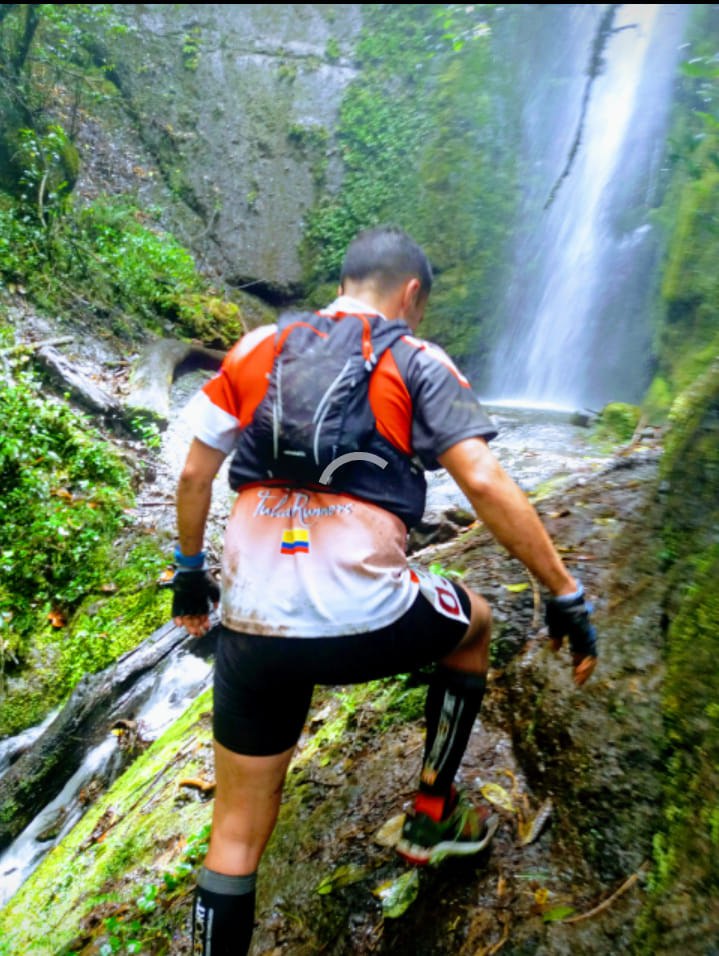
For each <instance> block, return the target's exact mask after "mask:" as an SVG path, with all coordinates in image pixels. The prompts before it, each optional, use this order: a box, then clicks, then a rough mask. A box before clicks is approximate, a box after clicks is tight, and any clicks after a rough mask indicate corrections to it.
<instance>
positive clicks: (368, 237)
mask: <svg viewBox="0 0 719 956" xmlns="http://www.w3.org/2000/svg"><path fill="white" fill-rule="evenodd" d="M407 278H417V279H419V282H420V288H421V290H422V293H423V294H424V295H429V293H430V290H431V288H432V266H431V265H430V264H429V259H428V258H427V255H426V253H425V251H424V249H422V247H421V246H419V245H417V243H416V242H415V241H414V239H412V238H411V237H410V236H408V235H407V233H406V232H404V230H402V229H400V228H399V227H398V226H376V227H375V228H373V229H365V230H364V231H363V232H360V233H359V234H358V235H357V236H355V238H354V239H353V240H352V242H351V243H350V245H349V248H348V249H347V253H346V254H345V258H344V262H343V263H342V271H341V272H340V283H341V284H343V283H344V281H345V279H355V280H357V281H362V280H364V279H373V280H374V281H375V282H377V283H378V285H379V286H380V287H381V288H382V289H393V288H394V287H395V286H396V285H398V284H399V283H400V282H402V281H403V280H405V279H407Z"/></svg>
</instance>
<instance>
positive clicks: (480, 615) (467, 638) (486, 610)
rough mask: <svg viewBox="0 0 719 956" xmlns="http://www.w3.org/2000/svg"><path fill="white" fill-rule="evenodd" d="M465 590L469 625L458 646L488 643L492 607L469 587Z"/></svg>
mask: <svg viewBox="0 0 719 956" xmlns="http://www.w3.org/2000/svg"><path fill="white" fill-rule="evenodd" d="M465 590H466V591H467V594H468V595H469V602H470V608H471V614H470V621H469V627H468V628H467V632H466V633H465V635H464V638H463V639H462V643H461V645H460V646H461V647H469V646H472V645H476V644H487V645H488V644H489V640H490V637H491V634H492V609H491V607H490V606H489V604H488V603H487V601H486V600H485V599H484V598H483V597H482V596H481V595H480V594H477V593H476V592H475V591H471V590H470V589H469V588H466V589H465Z"/></svg>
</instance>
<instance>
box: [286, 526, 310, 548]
mask: <svg viewBox="0 0 719 956" xmlns="http://www.w3.org/2000/svg"><path fill="white" fill-rule="evenodd" d="M280 550H281V552H282V554H309V550H310V533H309V531H308V530H307V529H306V528H288V529H287V530H286V531H283V532H282V547H281V549H280Z"/></svg>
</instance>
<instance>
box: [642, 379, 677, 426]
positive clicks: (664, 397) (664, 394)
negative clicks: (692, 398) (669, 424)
mask: <svg viewBox="0 0 719 956" xmlns="http://www.w3.org/2000/svg"><path fill="white" fill-rule="evenodd" d="M671 404H672V390H671V387H670V385H669V383H668V382H667V380H666V379H665V378H662V377H661V376H660V375H656V376H655V377H654V378H653V379H652V383H651V385H650V386H649V389H648V391H647V394H646V395H645V396H644V399H643V401H642V415H643V416H644V417H645V418H646V420H647V422H649V423H650V424H652V425H661V424H663V423H664V422H665V421H666V419H667V416H668V414H669V409H670V407H671Z"/></svg>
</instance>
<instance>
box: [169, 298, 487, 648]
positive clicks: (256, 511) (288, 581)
mask: <svg viewBox="0 0 719 956" xmlns="http://www.w3.org/2000/svg"><path fill="white" fill-rule="evenodd" d="M358 313H361V314H367V313H371V314H374V315H376V312H374V311H373V310H371V309H369V308H368V307H367V306H366V305H365V304H364V303H361V302H357V301H356V300H353V299H350V298H349V297H347V296H342V297H340V299H338V300H337V301H336V302H335V303H333V304H332V306H330V308H329V309H327V310H324V312H323V314H330V315H331V316H333V317H336V319H337V321H341V318H342V315H343V314H355V315H356V314H358ZM274 332H275V327H274V326H269V327H263V328H260V329H256V330H254V331H253V332H250V333H249V334H248V335H246V336H244V337H243V338H242V339H241V340H240V341H239V342H238V343H237V345H236V346H235V347H234V348H233V349H232V350H231V351H230V352H229V354H228V355H227V357H226V359H225V361H224V362H223V366H222V369H221V370H220V372H219V374H218V375H217V376H216V377H215V378H214V379H213V380H212V381H210V382H209V383H208V384H207V385H206V386H205V387H204V388H203V389H202V391H201V392H200V393H199V394H198V395H197V396H196V397H195V398H194V399H193V400H192V402H191V403H190V406H189V407H188V417H189V420H190V423H191V427H192V430H193V434H194V435H195V436H196V437H197V438H199V439H200V440H201V441H203V442H205V443H206V444H208V445H210V446H211V447H213V448H217V449H220V450H222V451H224V452H226V453H229V452H230V451H232V449H233V447H234V445H235V442H236V441H237V437H238V435H239V433H240V430H241V429H243V428H245V427H246V426H247V425H248V424H249V423H250V421H251V420H252V415H253V413H254V411H255V409H256V408H257V406H258V404H259V403H260V401H261V400H262V398H263V396H264V394H265V391H266V388H267V378H268V374H269V371H270V369H271V367H272V361H273V358H274V339H275V337H274ZM369 402H370V405H371V408H372V411H373V414H374V416H375V419H376V428H377V431H378V432H379V434H380V435H381V436H382V437H383V438H384V439H386V440H387V441H388V442H389V443H390V444H391V445H392V446H394V448H396V449H397V450H398V451H399V452H401V453H402V454H403V455H406V456H411V457H412V458H413V459H415V460H416V461H418V462H420V463H421V466H422V467H424V468H426V469H436V468H438V467H439V463H438V461H437V458H438V457H439V456H440V455H442V454H443V453H444V452H445V451H446V450H447V449H449V448H450V447H452V445H454V444H456V443H457V442H458V441H461V440H463V439H465V438H469V437H482V438H484V439H486V440H489V439H490V438H492V437H494V435H495V434H496V431H495V429H494V427H493V425H492V423H491V422H490V420H489V418H488V417H487V415H486V414H485V412H484V411H483V409H482V408H481V406H480V404H479V402H478V401H477V399H476V397H475V396H474V394H473V392H472V390H471V387H470V385H469V382H468V381H467V379H466V378H464V376H463V375H462V374H461V373H460V372H459V371H458V369H457V368H456V367H455V366H454V364H453V363H452V361H451V359H450V358H449V356H447V354H446V353H445V352H444V351H443V350H442V349H440V348H438V347H437V346H435V345H432V344H431V343H427V342H424V341H423V340H421V339H417V338H415V337H414V336H412V335H405V336H403V337H402V338H401V339H399V340H398V341H397V342H396V343H395V344H394V345H392V346H391V348H390V349H388V350H387V351H386V352H385V353H384V354H383V355H382V357H381V358H380V360H379V362H378V364H377V367H376V369H375V371H374V372H373V373H372V377H371V379H370V385H369ZM406 534H407V528H406V526H405V524H404V522H403V521H402V520H400V518H399V517H397V515H396V514H393V513H391V512H389V511H387V510H386V509H385V508H383V507H380V506H378V505H377V504H376V503H373V502H372V501H371V500H366V499H362V498H360V497H357V496H355V495H352V494H345V493H337V492H331V491H324V490H321V489H309V488H308V489H298V488H293V487H284V486H283V485H282V482H281V478H280V479H279V480H278V481H277V482H271V483H267V484H264V483H261V484H250V485H247V486H244V487H241V488H240V489H239V491H238V496H237V500H236V502H235V505H234V508H233V511H232V514H231V517H230V520H229V522H228V525H227V529H226V535H225V546H224V553H223V597H222V620H223V623H224V624H225V625H226V626H227V627H229V628H231V629H232V630H236V631H243V632H246V633H253V634H268V635H295V636H297V637H312V636H317V637H320V636H331V635H338V634H349V633H358V632H364V631H371V630H376V629H378V628H380V627H384V626H386V625H388V624H391V623H392V622H393V621H395V620H397V619H398V618H399V617H401V615H402V614H403V613H404V612H405V611H406V610H407V609H408V608H409V607H410V605H411V604H412V602H413V601H414V599H415V597H416V595H417V592H418V590H419V589H420V588H421V589H422V590H425V589H426V590H427V594H428V596H429V597H430V599H431V600H432V601H433V603H435V605H436V606H438V607H439V608H440V609H442V600H444V602H445V604H447V602H448V600H449V599H448V598H444V599H443V598H442V596H441V593H442V579H441V578H437V576H431V575H422V574H418V573H416V572H414V571H412V570H411V569H410V568H409V566H408V563H407V559H406V556H405V549H406ZM444 613H447V614H449V616H452V614H453V613H454V614H456V615H458V617H459V619H461V620H464V615H463V614H462V611H461V608H459V607H458V606H457V607H456V608H453V609H451V610H448V609H447V608H444Z"/></svg>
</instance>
